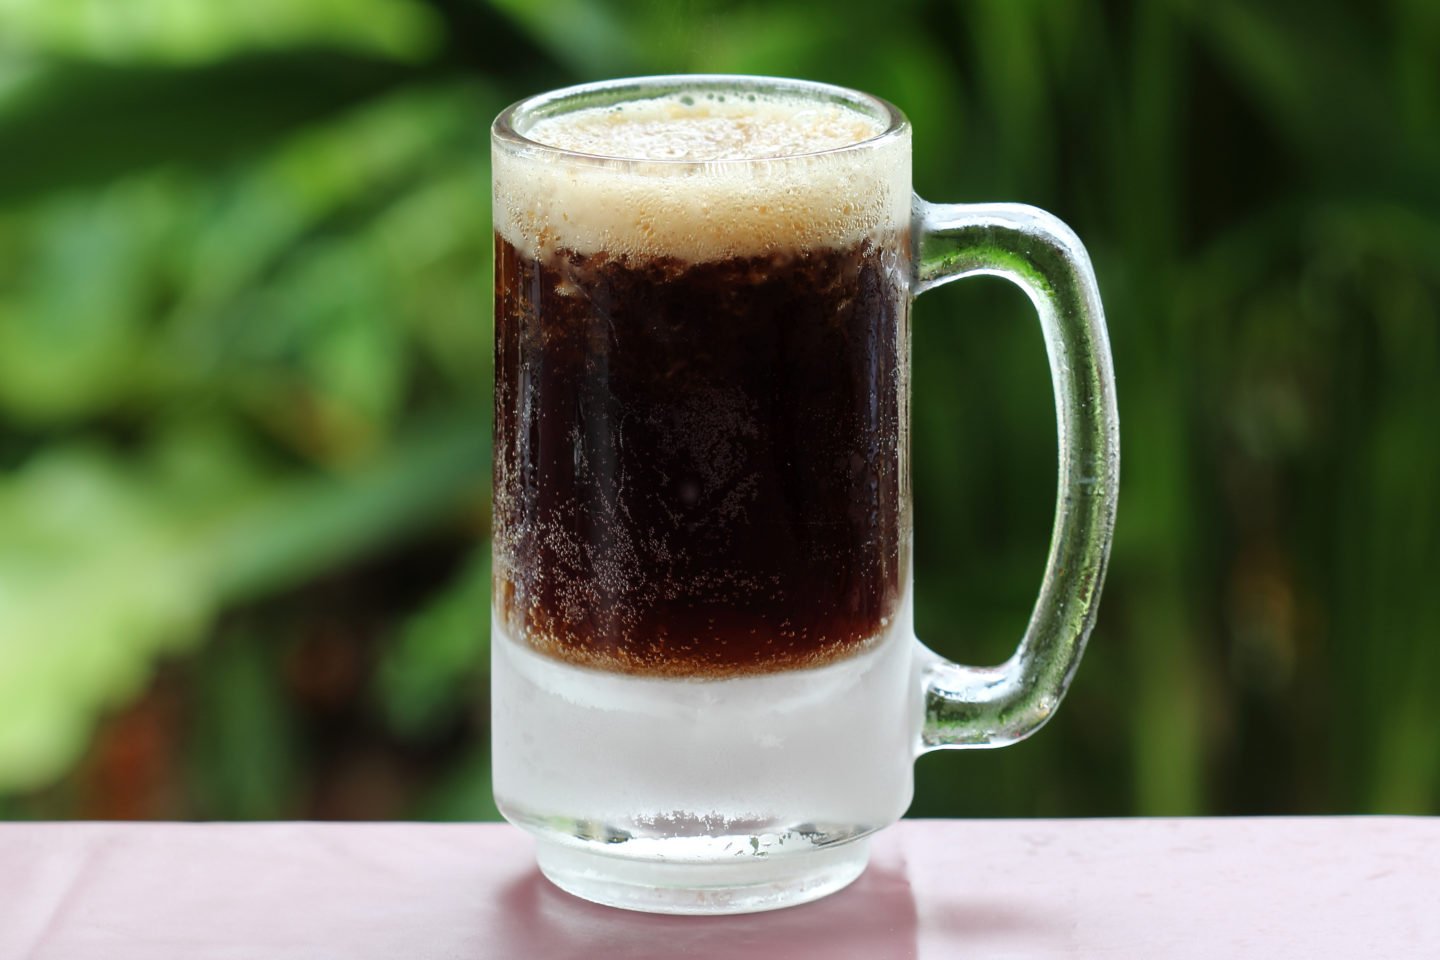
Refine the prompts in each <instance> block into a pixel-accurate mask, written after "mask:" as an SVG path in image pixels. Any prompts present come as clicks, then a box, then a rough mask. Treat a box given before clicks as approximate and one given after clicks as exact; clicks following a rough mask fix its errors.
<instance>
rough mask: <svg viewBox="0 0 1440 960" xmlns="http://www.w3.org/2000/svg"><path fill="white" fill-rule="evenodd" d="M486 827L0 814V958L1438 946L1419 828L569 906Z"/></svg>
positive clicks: (1187, 836)
mask: <svg viewBox="0 0 1440 960" xmlns="http://www.w3.org/2000/svg"><path fill="white" fill-rule="evenodd" d="M530 848H531V844H530V841H529V840H528V839H527V838H526V837H525V836H524V835H523V834H521V833H520V832H519V831H517V830H514V829H512V828H510V827H507V826H500V825H453V826H452V825H446V826H441V825H417V824H362V825H341V824H257V825H212V824H203V825H202V824H196V825H187V824H155V825H124V824H45V825H31V824H5V825H0V957H3V958H6V960H10V958H17V960H19V958H26V960H79V958H105V960H130V958H141V957H143V958H146V960H149V958H185V960H210V958H234V960H242V958H243V960H252V958H265V960H290V958H302V957H303V958H320V957H324V958H370V957H376V958H379V957H384V958H387V960H391V958H403V960H431V958H434V960H439V958H457V960H459V958H475V957H481V958H490V957H496V958H511V957H513V958H518V960H545V958H561V957H564V958H569V957H580V958H585V960H599V958H603V957H612V956H613V957H624V958H627V960H645V958H672V957H686V958H706V957H785V958H792V957H793V958H810V957H815V958H825V960H849V958H856V960H860V958H864V960H890V958H894V960H899V958H917V957H920V958H952V957H955V958H959V957H983V958H1019V957H1107V958H1117V960H1118V958H1159V957H1165V958H1169V957H1197V958H1200V957H1203V958H1206V960H1212V958H1227V960H1228V958H1235V957H1265V958H1284V957H1304V958H1307V960H1308V958H1321V957H1344V958H1347V960H1350V958H1357V957H1364V958H1386V960H1398V958H1408V957H1415V958H1421V957H1423V958H1426V960H1435V958H1440V820H1436V819H1416V818H1375V819H1307V820H1089V821H1085V820H1079V821H1053V820H1042V821H978V822H956V821H907V822H905V823H902V824H901V825H900V826H898V827H896V828H893V829H891V830H888V831H886V832H885V833H884V834H882V835H880V837H878V838H877V840H876V842H875V853H874V858H873V860H872V862H871V866H870V869H869V870H868V871H867V872H866V874H865V875H864V876H863V877H861V879H860V880H859V881H858V882H856V883H855V884H854V885H853V886H852V887H850V888H849V889H848V890H846V891H844V892H842V893H840V894H837V895H836V896H834V897H831V898H829V899H828V900H824V901H821V902H818V903H814V904H811V905H808V906H803V907H796V908H793V909H790V910H783V911H779V912H776V913H769V914H757V915H751V916H746V917H726V918H685V917H653V916H644V915H639V914H629V913H623V912H620V911H617V910H610V909H607V908H604V907H596V906H592V905H590V904H587V903H582V902H580V901H578V900H575V899H573V898H571V897H570V896H568V895H567V894H564V893H561V892H560V891H558V890H556V889H554V888H553V887H551V886H550V885H549V883H548V882H547V881H545V880H544V879H543V878H541V877H540V876H539V875H538V874H537V873H536V872H535V870H534V867H533V866H532V865H531V859H530V855H531V849H530Z"/></svg>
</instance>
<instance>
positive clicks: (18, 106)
mask: <svg viewBox="0 0 1440 960" xmlns="http://www.w3.org/2000/svg"><path fill="white" fill-rule="evenodd" d="M426 74H427V71H426V70H425V68H421V67H416V66H412V65H408V64H403V63H397V62H395V61H392V60H386V59H381V58H376V57H367V56H360V55H356V54H347V53H341V52H337V51H333V50H305V51H289V52H284V53H275V54H252V55H247V56H244V57H237V58H235V59H233V60H228V61H225V62H222V63H217V64H214V65H209V66H202V67H197V68H194V69H180V68H169V67H140V66H132V67H115V66H99V65H95V64H85V63H79V62H68V63H66V62H52V63H49V64H46V65H45V66H44V68H43V69H41V70H39V71H37V73H36V74H35V75H34V76H33V77H31V78H30V79H29V80H28V81H27V82H25V83H24V84H23V85H22V86H21V87H20V89H19V90H17V91H14V92H12V94H11V95H10V96H9V98H8V100H7V102H0V157H4V158H5V161H4V163H0V204H5V203H15V202H17V201H20V200H25V199H30V198H33V197H35V196H36V195H38V194H40V193H44V192H46V191H51V190H57V189H64V188H72V187H77V186H85V185H90V184H95V183H100V182H103V181H105V180H109V179H112V178H114V177H118V176H121V175H122V174H126V173H129V172H131V171H133V170H141V169H146V168H150V167H155V166H165V167H170V168H185V167H190V168H198V167H204V166H209V165H213V164H217V163H224V162H226V161H229V160H232V159H234V158H236V157H239V156H244V155H247V154H251V153H253V152H255V151H256V150H257V149H258V148H261V147H264V146H266V145H268V144H270V143H272V142H273V141H275V140H276V139H277V138H279V137H282V136H285V135H287V134H289V133H291V132H293V131H295V130H297V129H299V128H301V127H303V126H305V125H307V124H310V123H314V122H315V121H317V120H320V119H323V118H325V117H328V116H332V115H334V114H335V113H337V112H339V111H341V110H344V109H346V108H348V107H352V106H354V105H356V104H358V103H361V102H363V101H365V100H367V99H369V98H371V97H374V96H376V95H378V94H380V93H383V92H385V91H388V90H391V89H394V88H395V87H397V86H398V85H400V84H403V83H408V82H412V81H414V80H416V79H419V78H420V77H422V76H425V75H426Z"/></svg>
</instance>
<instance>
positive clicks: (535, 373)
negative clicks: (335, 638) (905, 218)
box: [494, 233, 909, 677]
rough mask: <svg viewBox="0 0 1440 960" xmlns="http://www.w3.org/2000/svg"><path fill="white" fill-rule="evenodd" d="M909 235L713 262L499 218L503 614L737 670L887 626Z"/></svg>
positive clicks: (701, 669) (862, 639)
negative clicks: (558, 241)
mask: <svg viewBox="0 0 1440 960" xmlns="http://www.w3.org/2000/svg"><path fill="white" fill-rule="evenodd" d="M906 249H907V248H906V245H905V238H904V236H903V235H902V234H899V233H897V234H896V235H895V236H893V237H891V238H888V239H886V240H885V241H883V242H880V241H875V240H865V241H863V242H860V243H857V244H856V245H854V246H850V247H848V248H842V249H818V250H805V251H802V250H792V251H780V252H776V253H769V254H766V255H763V256H750V257H737V258H732V259H725V260H716V261H710V262H693V263H692V262H684V261H680V260H675V259H667V258H663V257H661V258H645V259H640V258H632V257H626V256H610V255H607V254H605V253H603V252H602V253H595V254H587V255H580V254H574V253H567V252H564V251H561V252H558V253H552V254H549V255H547V256H544V257H543V258H541V259H536V258H534V257H531V256H527V255H526V254H524V253H522V252H520V251H519V250H517V249H516V248H515V247H514V246H512V245H511V244H510V243H508V242H507V241H505V240H504V239H503V238H501V237H500V236H498V235H497V236H496V240H495V285H496V302H495V478H494V479H495V512H494V524H495V531H494V532H495V560H496V595H495V602H496V604H497V613H498V616H499V620H500V623H501V624H502V626H503V627H504V628H505V629H506V630H507V631H508V632H509V633H510V634H511V636H512V637H514V638H516V639H517V640H520V641H521V642H524V643H526V644H528V645H529V646H530V647H531V648H533V649H535V650H537V651H538V652H540V653H542V654H544V655H547V656H550V657H552V658H556V659H559V660H563V661H566V662H569V663H574V664H578V665H582V666H587V667H592V668H598V669H604V670H610V671H616V672H622V673H630V674H640V675H651V676H668V677H677V676H688V677H724V676H739V675H745V674H754V673H766V672H774V671H778V670H787V669H795V668H801V667H808V666H817V665H820V664H823V663H827V662H830V661H832V660H836V659H839V658H842V657H844V656H847V655H850V654H852V653H855V652H857V651H859V650H861V649H863V648H865V647H866V646H867V645H868V644H870V643H871V642H872V641H874V640H875V639H876V638H877V637H879V636H880V635H882V634H883V633H884V631H885V628H886V626H887V624H888V623H890V622H891V620H892V619H893V617H894V616H895V613H896V607H897V604H898V601H899V598H900V593H901V585H902V582H903V579H902V578H903V575H904V572H903V570H902V564H903V563H904V562H905V561H906V558H907V555H908V546H907V544H906V543H905V541H906V540H907V539H908V534H907V531H906V529H905V523H906V520H905V517H904V516H903V514H902V507H901V503H902V499H903V490H902V487H903V484H904V482H905V480H904V477H903V475H902V469H901V464H902V460H901V458H902V445H903V444H904V442H905V437H904V435H903V433H902V424H903V422H904V408H903V404H904V403H905V402H906V397H905V394H906V390H907V381H906V377H907V374H906V371H905V365H904V362H903V361H904V348H905V342H906V336H907V323H908V314H907V311H908V303H909V301H908V296H907V294H906V291H905V287H904V281H903V277H904V276H905V273H906V270H907V268H908V260H907V253H906Z"/></svg>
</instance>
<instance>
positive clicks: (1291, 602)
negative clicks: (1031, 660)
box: [0, 0, 1440, 819]
mask: <svg viewBox="0 0 1440 960" xmlns="http://www.w3.org/2000/svg"><path fill="white" fill-rule="evenodd" d="M670 71H734V72H746V73H769V74H779V75H793V76H804V77H811V78H815V79H821V80H828V81H832V82H836V83H841V84H845V85H848V86H853V87H859V88H862V89H865V90H869V91H872V92H875V93H878V94H880V95H881V96H884V97H886V98H888V99H890V100H893V101H894V102H895V103H897V104H899V105H900V106H901V107H902V108H903V109H904V110H905V111H906V112H907V113H908V114H909V115H910V117H911V119H912V121H913V122H914V124H915V128H916V186H917V189H918V190H919V191H920V192H921V193H922V194H923V195H925V196H927V197H929V198H931V199H936V200H953V201H964V200H989V199H1009V200H1019V201H1026V202H1030V203H1035V204H1038V205H1040V206H1043V207H1046V208H1048V209H1050V210H1052V211H1054V212H1056V213H1057V214H1059V215H1060V216H1061V217H1062V218H1064V219H1065V220H1067V221H1068V222H1070V223H1071V224H1072V225H1073V226H1074V227H1075V228H1076V230H1077V231H1078V232H1079V233H1080V234H1081V235H1082V236H1083V237H1084V238H1085V239H1086V241H1087V243H1088V245H1089V248H1090V251H1091V253H1092V255H1093V257H1094V259H1095V263H1096V268H1097V271H1098V274H1099V277H1100V280H1101V285H1102V288H1103V290H1104V292H1105V297H1106V304H1107V310H1108V315H1109V321H1110V325H1111V335H1112V340H1113V344H1114V349H1115V358H1116V366H1117V372H1118V378H1119V384H1120V398H1121V418H1122V423H1123V437H1124V455H1123V460H1124V472H1123V476H1124V492H1123V496H1122V498H1121V512H1120V522H1119V528H1118V531H1117V540H1116V544H1115V550H1114V557H1113V562H1112V566H1111V573H1110V579H1109V584H1108V587H1107V590H1106V596H1105V602H1104V604H1103V606H1102V611H1101V615H1100V623H1099V627H1098V628H1097V630H1096V632H1095V636H1094V640H1093V644H1092V646H1091V650H1090V654H1089V656H1088V657H1087V660H1086V662H1085V665H1084V667H1083V669H1082V670H1081V671H1080V674H1079V677H1078V680H1077V682H1076V684H1075V687H1074V689H1073V691H1072V693H1071V695H1070V699H1069V701H1068V702H1067V704H1066V706H1065V709H1064V710H1063V711H1062V712H1061V715H1060V718H1059V720H1058V721H1057V722H1056V723H1055V724H1053V725H1052V726H1050V727H1049V728H1048V729H1046V730H1045V731H1044V733H1043V734H1042V735H1040V736H1038V737H1036V738H1034V739H1033V740H1030V741H1027V742H1026V743H1025V744H1022V745H1020V746H1018V747H1015V748H1012V749H1009V750H1004V751H1000V752H979V753H963V754H955V753H949V754H944V755H939V756H932V757H927V758H926V759H924V760H922V761H921V763H920V766H919V785H918V793H917V798H916V803H915V807H914V810H913V813H915V814H917V815H946V816H989V815H997V816H1028V815H1056V816H1063V815H1122V814H1190V813H1212V814H1229V813H1322V812H1334V813H1339V812H1347V813H1348V812H1390V813H1400V812H1408V813H1425V812H1428V813H1436V812H1440V713H1437V711H1436V710H1435V708H1434V706H1433V704H1434V702H1435V692H1434V691H1435V688H1436V685H1437V683H1440V591H1437V588H1436V587H1435V585H1434V583H1433V582H1432V577H1434V576H1435V574H1436V571H1437V569H1440V553H1437V544H1440V5H1437V4H1435V3H1434V2H1432V0H1385V2H1379V3H1375V4H1372V5H1370V6H1369V7H1366V8H1364V9H1363V10H1362V9H1361V8H1360V7H1358V6H1356V5H1353V4H1345V3H1341V2H1338V0H1334V2H1320V3H1316V2H1300V0H1272V2H1269V3H1265V4H1255V3H1249V2H1245V0H1209V2H1206V3H1199V2H1195V0H1152V2H1139V0H1130V2H1124V0H1104V2H1100V0H1051V2H1040V0H953V2H943V0H926V2H917V0H896V2H892V3H887V4H883V5H880V6H878V7H877V6H875V5H872V4H866V3H860V2H849V0H847V2H839V0H835V2H831V3H825V4H820V3H807V2H800V0H774V2H759V0H755V2H721V0H681V2H675V3H669V2H661V0H648V2H630V3H625V2H619V0H603V2H602V0H490V2H485V0H247V2H246V3H243V4H225V3H215V2H210V0H124V2H120V0H0V816H4V817H13V818H28V817H47V818H63V817H106V818H108V817H157V818H158V817H163V818H188V817H203V818H258V817H286V818H288V817H317V818H349V817H365V818H392V817H407V818H414V817H418V818H442V819H443V818H485V817H490V816H493V815H494V808H493V805H492V803H491V801H490V798H489V774H488V764H487V756H486V740H487V731H486V719H485V718H486V709H487V705H486V692H485V691H486V660H487V642H488V637H487V625H488V612H487V605H488V577H489V567H488V554H489V550H488V545H487V543H486V533H487V527H488V487H489V480H488V470H489V454H488V442H489V432H490V423H489V403H490V398H489V394H490V382H491V379H490V371H491V357H490V321H489V310H490V290H489V283H490V276H489V270H490V226H489V219H490V213H489V186H488V175H489V174H488V169H487V162H488V140H487V137H488V123H489V120H490V118H491V117H493V116H494V114H495V113H497V112H498V111H499V109H500V108H501V107H502V106H504V105H505V104H506V103H508V102H510V101H512V100H515V99H518V98H519V97H521V96H523V95H526V94H529V93H533V92H537V91H540V90H543V89H547V88H551V87H556V86H560V85H564V84H567V83H571V82H577V81H581V80H587V79H595V78H601V77H609V76H619V75H627V74H641V73H657V72H670ZM915 347H916V352H915V368H916V369H915V404H914V415H915V432H914V483H915V493H916V499H917V506H916V511H917V514H918V516H919V517H920V518H921V525H920V530H919V533H918V544H917V563H916V566H917V577H918V602H919V604H920V606H919V609H918V617H919V626H920V631H921V634H922V636H924V637H926V638H927V640H929V642H930V643H931V644H932V645H934V646H936V647H937V648H939V649H941V650H943V651H944V652H946V653H948V654H950V655H952V656H954V657H956V658H960V659H964V660H967V661H971V662H977V661H993V660H996V659H998V658H1000V657H1003V656H1004V655H1005V654H1007V653H1008V651H1009V649H1010V648H1011V646H1012V645H1013V642H1014V639H1015V638H1016V637H1018V635H1019V633H1020V631H1021V629H1022V627H1023V624H1024V618H1025V615H1026V614H1027V612H1028V608H1029V604H1030V602H1031V601H1032V599H1033V595H1034V590H1035V587H1036V585H1037V580H1038V577H1039V573H1040V569H1041V561H1042V558H1043V553H1044V549H1045V546H1046V542H1047V537H1048V533H1049V523H1050V517H1051V507H1052V501H1053V497H1054V477H1055V468H1054V454H1055V450H1054V439H1053V429H1054V428H1053V412H1052V407H1051V400H1050V397H1049V380H1048V375H1047V373H1046V371H1045V366H1044V355H1043V351H1042V349H1041V342H1040V337H1039V333H1038V330H1037V328H1036V325H1035V322H1034V320H1033V318H1032V316H1031V315H1030V312H1029V307H1028V305H1027V304H1026V302H1025V301H1024V298H1023V297H1022V296H1021V295H1020V294H1019V293H1018V292H1016V291H1014V290H1013V289H1010V288H1009V287H1007V286H1005V285H1004V284H1002V283H1000V282H998V281H975V282H969V283H964V284H957V285H955V286H952V287H948V288H946V289H945V290H944V291H942V292H939V293H936V294H932V295H930V296H927V297H926V298H925V299H924V300H922V301H921V302H920V303H919V304H918V306H917V308H916V313H915Z"/></svg>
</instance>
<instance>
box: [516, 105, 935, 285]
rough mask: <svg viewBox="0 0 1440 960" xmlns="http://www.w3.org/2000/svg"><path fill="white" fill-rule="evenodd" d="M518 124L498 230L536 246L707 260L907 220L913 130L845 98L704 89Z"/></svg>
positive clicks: (867, 231) (833, 241)
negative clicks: (518, 140)
mask: <svg viewBox="0 0 1440 960" xmlns="http://www.w3.org/2000/svg"><path fill="white" fill-rule="evenodd" d="M517 127H520V129H518V132H519V133H520V134H521V135H522V136H523V137H524V138H525V140H528V141H530V143H528V144H527V143H521V144H515V143H512V142H502V141H501V140H499V139H497V141H496V143H495V149H494V157H493V160H494V166H493V170H494V214H495V228H496V230H497V231H498V232H499V233H500V235H501V236H502V237H504V238H505V239H506V240H507V241H509V242H510V243H511V244H513V245H514V246H516V247H517V248H519V249H520V250H522V251H523V252H526V253H528V254H530V255H532V256H541V257H544V256H549V255H553V254H554V253H555V252H556V251H560V250H566V251H571V252H574V253H581V254H589V253H596V252H599V251H602V250H603V251H605V252H607V253H610V254H611V255H615V256H624V257H630V258H651V257H672V258H676V259H680V260H688V261H709V260H718V259H724V258H727V257H733V256H753V255H757V254H762V253H768V252H773V251H777V250H784V249H800V250H805V249H810V248H814V247H835V246H845V245H849V244H853V243H855V242H858V241H859V240H861V239H863V238H865V237H866V236H869V235H872V234H879V233H888V232H893V231H894V230H896V229H903V228H904V226H905V224H907V223H908V222H909V218H910V203H911V198H910V137H909V129H908V128H907V127H902V128H900V129H899V130H888V129H887V128H888V118H881V117H879V116H876V115H873V114H870V113H866V112H862V111H861V110H860V109H858V108H856V107H853V106H850V105H847V104H844V103H835V102H830V101H824V100H818V99H815V98H806V97H803V96H785V95H780V94H759V93H745V92H739V93H730V94H720V93H713V92H712V93H701V92H697V93H693V94H672V95H666V96H659V97H651V98H647V99H637V100H629V101H625V102H622V103H619V104H614V105H608V106H596V107H586V108H581V109H577V110H572V111H568V112H562V113H558V114H555V115H551V116H544V117H540V118H538V119H533V120H531V121H529V122H528V124H525V125H523V126H522V125H521V124H518V123H517ZM536 144H539V145H541V146H535V145H536ZM547 147H548V148H555V149H546V148H547Z"/></svg>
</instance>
